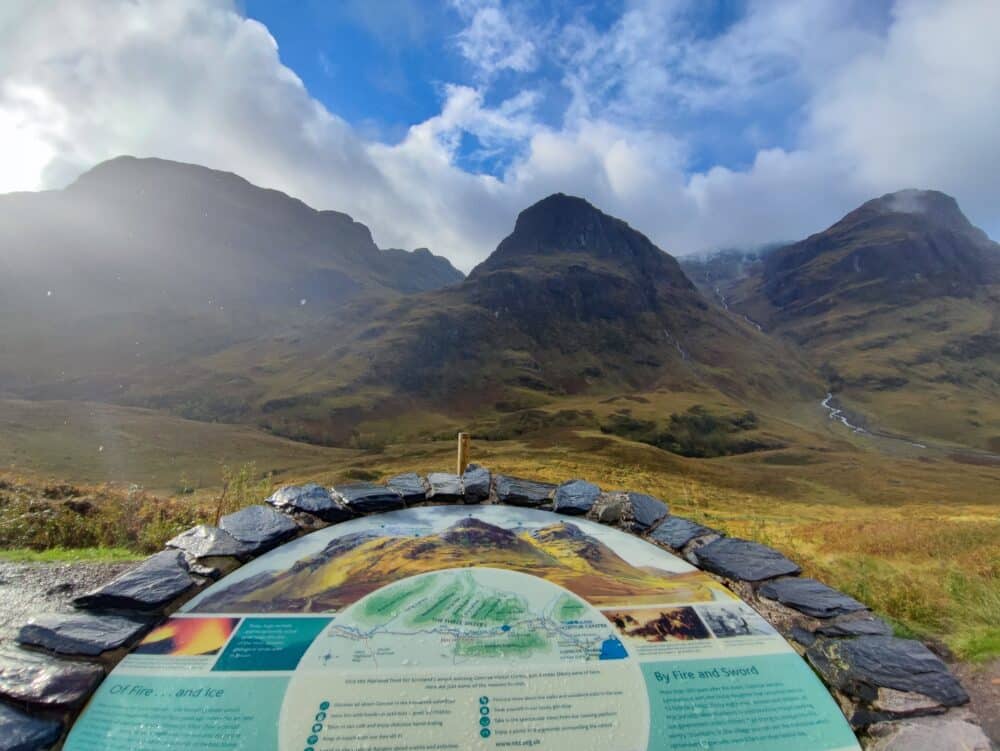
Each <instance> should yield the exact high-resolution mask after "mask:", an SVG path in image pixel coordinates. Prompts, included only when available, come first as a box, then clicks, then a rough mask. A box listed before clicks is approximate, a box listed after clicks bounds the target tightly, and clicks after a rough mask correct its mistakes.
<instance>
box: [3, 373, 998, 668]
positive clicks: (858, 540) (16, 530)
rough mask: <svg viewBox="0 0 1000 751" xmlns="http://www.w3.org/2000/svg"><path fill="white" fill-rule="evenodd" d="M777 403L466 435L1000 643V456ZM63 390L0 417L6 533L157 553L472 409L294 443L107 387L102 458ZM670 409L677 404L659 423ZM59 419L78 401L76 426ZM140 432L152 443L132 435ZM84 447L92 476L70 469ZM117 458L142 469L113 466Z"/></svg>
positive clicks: (616, 403) (914, 615)
mask: <svg viewBox="0 0 1000 751" xmlns="http://www.w3.org/2000/svg"><path fill="white" fill-rule="evenodd" d="M20 404H23V403H20ZM697 405H702V406H701V407H697ZM504 406H505V407H509V406H511V405H504ZM623 406H627V407H628V409H629V410H630V413H629V415H628V416H629V417H630V418H631V419H634V420H637V421H644V422H649V423H653V424H659V425H660V428H659V429H660V430H662V431H667V430H669V429H670V425H671V424H672V425H673V426H674V428H675V429H676V432H677V433H682V431H681V430H680V428H685V429H688V431H689V433H688V434H689V435H690V430H691V428H693V427H697V426H705V427H708V428H710V430H709V431H708V432H709V434H710V435H712V434H713V433H715V432H719V433H720V434H721V435H724V436H728V437H736V438H739V437H742V436H748V437H750V438H756V437H761V439H762V440H772V438H773V440H776V441H780V442H781V443H783V444H785V445H787V446H788V447H789V448H787V449H774V450H770V451H767V452H754V453H748V454H739V455H735V454H734V455H731V456H716V457H712V458H701V457H688V456H683V455H679V454H677V453H673V452H671V451H667V450H664V449H661V448H657V447H656V446H654V445H650V444H648V443H644V442H642V441H639V440H635V439H633V438H632V437H631V436H621V435H617V434H615V433H613V432H604V431H602V430H600V429H599V428H598V427H597V426H598V425H606V424H607V423H609V422H610V421H611V420H612V418H613V415H615V414H616V413H620V412H621V410H622V407H623ZM693 408H694V409H693ZM779 408H780V405H779V406H777V407H776V406H775V405H762V406H758V405H753V415H754V416H755V418H756V419H755V420H751V419H750V418H749V416H745V414H744V413H745V412H746V408H745V407H743V408H741V407H740V406H738V405H737V404H736V403H733V402H726V401H722V400H720V399H717V398H713V397H712V396H710V395H706V394H705V393H699V392H681V391H651V392H643V393H642V394H623V395H614V394H611V395H608V394H602V395H600V396H576V397H570V396H563V397H559V398H553V399H550V402H549V403H548V404H546V405H534V406H531V407H529V408H527V409H528V410H530V411H531V412H532V413H534V412H536V411H537V412H541V413H542V414H543V415H559V414H560V413H564V416H563V417H556V418H555V419H553V420H549V419H548V418H546V417H544V416H543V417H539V416H538V415H534V414H533V415H532V416H531V418H530V420H529V421H531V422H536V421H537V424H538V425H539V427H538V429H537V431H531V430H529V431H527V432H524V433H520V434H519V435H517V436H516V437H515V438H508V439H504V440H483V439H482V438H479V439H475V440H473V444H472V458H473V460H474V461H476V462H479V463H481V464H483V465H485V466H488V467H490V468H491V469H493V470H495V471H498V472H506V473H509V474H513V475H518V476H523V477H535V478H538V479H540V480H545V481H551V482H559V481H563V480H565V479H567V478H571V477H581V478H585V479H588V480H591V481H593V482H596V483H597V484H599V485H600V486H602V487H604V488H630V489H634V490H638V491H642V492H648V493H652V494H654V495H657V496H659V497H661V498H663V499H664V500H666V501H668V502H669V503H670V505H671V508H672V509H673V511H674V512H676V513H677V514H680V515H683V516H688V517H692V518H695V519H697V520H699V521H702V522H704V523H707V524H709V525H711V526H714V527H717V528H720V529H723V530H725V531H726V532H728V533H729V534H732V535H737V536H741V537H748V538H753V539H758V540H761V541H763V542H767V543H768V544H771V545H774V546H775V547H777V548H779V549H781V550H783V551H785V552H786V553H787V554H789V555H790V556H791V557H793V558H794V559H795V560H797V561H799V562H801V563H802V564H803V565H804V567H805V569H806V571H807V573H809V574H811V575H815V576H817V577H818V578H820V579H821V580H823V581H825V582H828V583H829V584H831V585H832V586H835V587H838V588H840V589H843V590H844V591H846V592H848V593H850V594H852V595H854V596H856V597H858V598H859V599H861V600H862V601H864V602H866V603H868V604H870V605H871V606H872V607H873V608H875V609H876V611H877V612H879V613H880V614H881V615H883V616H885V617H887V618H889V619H891V620H892V622H893V623H894V624H895V625H896V627H897V628H898V629H899V630H900V633H910V634H915V635H919V636H921V637H923V638H928V639H933V640H937V641H940V642H942V643H944V644H946V645H947V646H948V647H949V648H951V649H952V650H953V651H954V652H955V653H956V654H957V655H959V656H961V657H963V658H968V659H986V658H989V657H991V656H997V655H1000V649H998V638H997V625H996V624H998V623H1000V612H998V610H1000V607H998V604H997V603H998V601H1000V562H998V561H997V557H998V554H1000V553H998V551H997V546H996V540H997V539H1000V527H998V522H997V518H998V511H1000V498H998V497H997V495H996V494H995V493H993V492H992V488H995V487H997V486H998V485H1000V467H998V466H996V465H993V464H989V463H985V462H984V463H977V464H970V463H967V462H961V461H958V460H957V459H956V458H955V457H953V456H952V453H953V452H952V451H950V450H946V449H935V448H933V447H932V448H929V449H926V450H918V449H916V448H913V447H909V446H907V445H905V444H902V443H900V442H898V441H897V442H880V441H878V440H877V439H872V438H869V437H863V436H857V435H854V434H852V433H849V432H848V431H846V430H844V429H842V426H839V425H837V424H835V423H833V422H832V421H830V420H829V419H827V417H826V415H825V413H824V412H823V411H822V410H821V409H820V408H819V405H818V404H811V405H806V406H795V405H789V406H788V407H787V409H784V411H779ZM67 409H68V408H67V407H65V405H63V404H62V403H58V404H46V403H33V404H31V405H28V407H25V408H23V409H21V408H19V409H18V410H16V411H11V410H6V411H5V412H4V413H3V417H0V427H3V428H5V430H0V457H5V459H6V463H7V464H10V463H12V462H13V463H15V464H20V459H21V458H22V457H23V454H21V453H18V448H19V446H30V447H31V450H32V451H35V450H37V452H38V453H37V455H36V456H34V457H33V458H32V461H33V462H34V467H35V471H34V472H29V471H27V470H26V471H24V472H22V473H20V474H17V475H15V474H10V473H9V474H6V475H3V474H0V548H17V549H22V550H23V549H30V550H44V549H46V548H51V547H60V546H61V547H63V548H65V549H67V550H69V551H70V552H67V553H59V554H53V555H75V553H73V552H72V551H73V550H74V549H77V548H94V547H104V548H121V549H125V550H129V551H132V552H133V553H134V554H137V555H138V554H144V553H148V552H151V551H154V550H157V549H159V547H160V546H161V545H162V543H163V542H164V541H165V540H167V539H169V537H171V536H172V535H173V534H176V532H178V531H180V530H182V529H184V528H186V527H188V526H191V525H193V524H196V523H200V522H206V523H211V522H212V520H213V519H214V518H215V514H216V512H217V510H218V508H219V505H220V499H222V498H223V496H224V503H223V506H224V508H225V510H227V511H228V510H231V509H233V508H235V507H236V506H239V505H246V504H248V503H257V502H260V501H261V500H262V498H263V497H265V495H267V494H268V493H269V492H270V484H271V483H273V484H285V483H290V482H304V481H316V482H320V483H324V484H335V483H337V482H343V481H355V480H373V481H379V480H384V479H385V478H387V477H388V476H390V475H394V474H398V473H400V472H406V471H411V470H412V471H417V472H421V473H426V472H429V471H435V470H442V469H448V468H450V467H451V466H452V465H453V462H454V438H453V437H454V434H455V432H457V430H458V429H460V428H463V427H466V426H467V425H468V424H469V423H465V422H460V421H459V420H457V419H452V420H449V419H447V418H445V417H444V416H442V415H431V414H430V413H425V414H423V415H422V416H421V418H420V419H419V420H418V421H416V422H415V423H413V424H409V423H408V424H407V426H406V427H407V428H408V429H409V430H413V431H416V433H417V434H418V435H416V436H412V435H411V436H410V437H407V436H406V435H405V434H402V433H401V432H400V431H401V430H402V428H401V425H400V424H399V420H396V421H391V420H388V419H386V420H384V421H382V422H370V423H367V424H366V425H365V426H364V427H363V428H362V429H361V430H362V432H369V433H378V434H379V435H381V436H383V437H385V438H386V439H387V442H386V445H385V447H384V450H383V451H381V452H380V453H374V452H369V451H361V450H344V449H329V448H324V447H318V446H309V445H304V444H297V443H292V442H290V441H284V440H280V439H276V438H273V437H272V436H268V435H266V434H263V433H261V432H260V431H257V430H255V429H254V428H251V427H247V426H226V425H206V424H201V423H189V422H187V421H184V420H179V419H177V418H175V417H171V416H168V415H163V414H158V413H154V412H149V411H147V410H130V409H126V408H120V407H100V406H98V407H95V409H96V410H97V412H96V414H97V415H98V416H99V417H100V419H101V420H102V421H103V424H104V426H105V428H104V429H105V430H106V431H107V433H108V435H110V436H112V437H113V436H117V438H115V439H114V440H116V441H118V443H114V442H112V439H111V438H108V439H107V440H108V443H107V444H106V446H105V452H103V454H102V456H104V457H107V456H108V455H109V454H110V455H114V454H115V453H116V452H123V451H128V452H129V453H128V455H129V456H131V457H134V461H129V462H126V463H125V464H113V463H107V464H105V465H103V466H102V465H98V464H95V463H93V461H92V457H91V455H90V453H91V452H90V449H91V448H92V447H93V442H94V439H93V435H92V434H91V433H89V432H87V431H85V430H83V429H82V428H81V429H79V430H77V429H75V428H72V423H73V420H74V419H77V418H74V417H73V413H68V412H67ZM524 411H525V410H517V411H515V412H494V413H492V415H489V417H490V419H495V420H497V422H498V424H499V421H500V419H501V418H504V417H507V418H511V419H514V420H515V421H520V420H522V419H523V418H522V417H518V416H517V415H518V413H519V412H524ZM706 412H707V414H708V415H709V417H708V418H705V417H704V414H705V413H706ZM565 413H573V414H575V415H576V416H578V417H580V419H579V420H575V419H574V420H569V419H568V418H566V417H565ZM591 415H592V416H593V417H591ZM663 415H675V416H678V418H679V419H677V420H673V421H671V420H670V419H669V418H668V419H665V420H663V422H662V423H658V422H657V421H658V420H661V419H662V418H661V417H660V416H663ZM64 419H70V422H71V426H70V428H69V429H67V428H66V427H65V426H62V421H63V420H64ZM563 421H566V422H570V423H573V422H578V423H583V424H569V425H567V424H559V423H562V422H563ZM483 424H484V425H485V422H484V423H483ZM741 425H742V426H745V427H747V429H746V430H743V429H741V427H740V426H741ZM750 425H755V427H753V428H750V427H749V426H750ZM449 426H450V427H449ZM477 435H478V434H477ZM46 436H50V437H51V438H52V441H51V442H49V441H48V440H47V438H46ZM675 437H676V436H675ZM146 441H149V442H150V443H151V445H153V446H154V447H158V448H156V450H152V449H151V450H149V451H147V452H145V453H143V452H139V451H138V449H135V450H133V449H130V448H129V447H130V446H136V447H138V446H139V445H140V444H142V443H143V442H146ZM233 447H236V448H237V449H238V452H234V451H233ZM147 460H148V461H147ZM77 462H78V463H79V465H80V466H81V468H82V469H81V472H80V474H82V475H85V476H87V477H88V478H89V482H87V483H85V482H83V481H79V480H76V479H75V478H78V477H79V474H77V473H76V472H74V471H73V466H74V463H77ZM251 462H254V463H255V466H252V467H251V466H248V465H249V464H250V463H251ZM224 467H229V468H230V469H229V470H228V471H224V470H223V468H224ZM123 477H124V478H127V479H130V480H132V481H133V482H135V483H149V484H148V485H147V486H145V487H142V488H140V487H137V486H132V485H128V484H125V483H122V482H115V481H116V480H120V479H122V478H123ZM227 477H228V478H229V480H228V482H229V485H228V486H226V485H225V482H226V478H227ZM55 478H59V480H62V479H64V478H69V479H73V480H74V484H72V485H65V484H64V483H63V482H61V481H57V480H56V479H55ZM268 478H270V479H268ZM188 488H190V489H191V490H190V491H189V490H187V489H188ZM74 507H75V508H74ZM81 555H93V554H92V553H81ZM458 599H460V598H459V597H458V596H457V595H456V602H457V600H458Z"/></svg>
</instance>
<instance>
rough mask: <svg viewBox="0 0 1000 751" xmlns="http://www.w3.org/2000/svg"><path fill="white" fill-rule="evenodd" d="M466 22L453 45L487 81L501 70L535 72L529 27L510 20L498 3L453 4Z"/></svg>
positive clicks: (471, 0) (466, 0)
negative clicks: (456, 46)
mask: <svg viewBox="0 0 1000 751" xmlns="http://www.w3.org/2000/svg"><path fill="white" fill-rule="evenodd" d="M452 4H453V5H454V6H455V8H456V9H457V10H458V11H459V13H461V14H462V15H463V16H464V17H465V18H466V19H467V25H466V27H465V28H464V29H462V31H461V32H459V34H458V36H457V38H456V42H457V44H458V48H459V50H460V51H461V52H462V55H463V56H464V57H465V59H466V60H468V61H469V62H470V63H472V65H474V66H475V67H476V68H477V69H478V71H479V73H480V74H481V75H482V76H483V77H485V78H486V79H489V78H491V77H493V76H494V75H496V74H497V73H500V72H502V71H504V70H512V71H517V72H519V73H526V72H528V71H530V70H533V69H534V68H535V65H536V64H537V54H536V48H535V44H534V42H533V41H532V39H531V37H532V34H531V27H530V26H529V25H528V24H526V23H523V22H522V23H519V22H517V21H515V20H513V19H512V18H511V15H510V13H509V12H508V10H507V9H505V8H504V7H503V6H502V5H501V4H500V2H499V0H453V3H452Z"/></svg>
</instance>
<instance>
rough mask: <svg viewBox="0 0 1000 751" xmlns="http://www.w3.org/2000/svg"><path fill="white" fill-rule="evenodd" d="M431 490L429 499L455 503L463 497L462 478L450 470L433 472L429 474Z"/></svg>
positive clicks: (428, 495) (428, 481)
mask: <svg viewBox="0 0 1000 751" xmlns="http://www.w3.org/2000/svg"><path fill="white" fill-rule="evenodd" d="M427 483H428V485H430V490H428V491H427V500H429V501H438V502H443V503H454V502H455V501H461V500H462V499H463V497H464V496H463V494H462V493H463V491H462V478H461V477H459V476H458V475H453V474H451V473H450V472H431V473H430V474H429V475H427Z"/></svg>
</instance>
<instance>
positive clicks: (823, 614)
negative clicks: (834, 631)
mask: <svg viewBox="0 0 1000 751" xmlns="http://www.w3.org/2000/svg"><path fill="white" fill-rule="evenodd" d="M758 593H759V594H760V595H762V596H763V597H767V598H768V599H771V600H777V601H778V602H780V603H781V604H782V605H787V606H788V607H790V608H793V609H795V610H798V611H799V612H800V613H805V614H806V615H811V616H812V617H813V618H832V617H833V616H835V615H846V614H848V613H855V612H857V611H859V610H865V606H864V605H862V604H861V603H860V602H858V601H857V600H855V599H854V598H853V597H848V596H847V595H845V594H843V593H841V592H838V591H837V590H835V589H833V588H832V587H828V586H826V585H825V584H823V583H821V582H818V581H816V580H815V579H807V578H801V579H800V578H798V577H789V578H783V579H772V580H771V581H768V582H765V583H764V584H762V585H761V587H760V589H759V590H758Z"/></svg>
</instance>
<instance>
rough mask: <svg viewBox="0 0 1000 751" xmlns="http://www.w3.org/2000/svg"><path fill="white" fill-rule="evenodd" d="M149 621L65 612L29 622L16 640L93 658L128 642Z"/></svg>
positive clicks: (146, 628)
mask: <svg viewBox="0 0 1000 751" xmlns="http://www.w3.org/2000/svg"><path fill="white" fill-rule="evenodd" d="M151 625H152V622H151V621H149V620H145V619H138V618H125V617H124V616H117V615H91V614H89V613H67V614H65V615H60V614H53V615H48V616H42V617H40V618H35V619H33V620H31V621H29V622H28V623H27V624H25V625H24V626H22V627H21V630H20V631H19V632H18V634H17V643H18V644H21V645H23V646H26V647H35V648H37V649H44V650H47V651H49V652H55V653H56V654H61V655H67V656H75V657H80V656H82V657H96V656H97V655H99V654H101V653H102V652H107V651H109V650H112V649H118V648H119V647H124V646H128V645H130V644H131V643H132V642H134V641H136V640H137V639H138V638H139V637H140V636H142V635H143V634H144V633H146V631H148V630H149V628H150V626H151Z"/></svg>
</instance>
